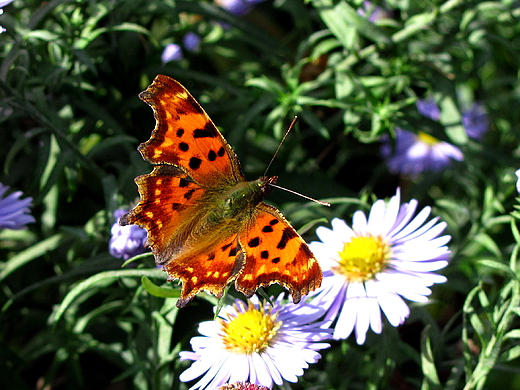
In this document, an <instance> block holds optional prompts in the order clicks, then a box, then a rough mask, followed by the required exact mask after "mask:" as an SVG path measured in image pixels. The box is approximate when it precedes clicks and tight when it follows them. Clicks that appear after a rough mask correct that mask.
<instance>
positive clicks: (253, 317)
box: [179, 296, 332, 390]
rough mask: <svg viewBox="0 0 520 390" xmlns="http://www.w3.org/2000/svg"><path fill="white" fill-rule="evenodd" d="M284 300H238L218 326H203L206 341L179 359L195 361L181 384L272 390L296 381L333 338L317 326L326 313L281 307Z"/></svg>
mask: <svg viewBox="0 0 520 390" xmlns="http://www.w3.org/2000/svg"><path fill="white" fill-rule="evenodd" d="M281 297H282V296H280V297H279V298H278V299H276V300H273V302H274V305H273V306H271V305H270V304H269V303H260V302H259V300H258V299H256V297H253V298H251V299H250V300H249V301H248V303H245V302H243V301H241V300H236V301H235V304H234V305H232V306H226V307H224V308H223V309H222V310H221V311H220V313H219V318H218V319H217V320H215V321H207V322H202V323H201V324H200V325H199V333H200V334H201V335H202V336H198V337H194V338H193V339H191V346H192V348H193V352H188V351H183V352H180V354H179V355H180V357H181V360H193V361H194V362H193V364H192V365H191V366H190V368H188V369H187V370H186V371H184V372H183V373H182V374H181V375H180V377H179V379H180V380H181V381H182V382H188V381H192V380H194V379H196V378H199V377H201V378H200V380H199V381H198V382H197V383H196V384H195V385H193V386H192V387H191V388H190V390H193V389H215V388H217V387H218V386H222V385H224V384H226V383H233V382H244V381H247V382H248V383H249V384H251V385H258V386H265V387H268V388H272V386H273V383H276V384H277V385H281V384H282V383H283V380H286V381H288V382H296V381H297V377H298V376H301V375H303V370H304V369H305V368H308V367H309V363H316V362H317V361H318V359H319V358H320V357H321V355H320V354H319V353H318V352H317V350H320V349H324V348H328V347H329V344H327V343H323V342H322V341H324V340H326V339H330V338H331V333H332V332H331V330H329V329H325V328H324V326H323V325H324V324H323V322H319V323H315V322H314V321H316V320H317V319H318V318H320V317H322V316H323V314H324V310H323V309H321V308H318V307H316V306H313V305H309V304H299V305H293V304H290V305H283V304H282V300H281Z"/></svg>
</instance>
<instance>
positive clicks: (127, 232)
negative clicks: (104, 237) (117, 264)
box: [108, 209, 146, 260]
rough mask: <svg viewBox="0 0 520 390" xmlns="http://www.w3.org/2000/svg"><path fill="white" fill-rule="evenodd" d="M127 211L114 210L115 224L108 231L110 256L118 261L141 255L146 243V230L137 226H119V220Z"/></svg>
mask: <svg viewBox="0 0 520 390" xmlns="http://www.w3.org/2000/svg"><path fill="white" fill-rule="evenodd" d="M127 211H128V210H123V209H120V210H116V211H115V212H114V218H115V219H116V222H115V223H114V224H113V225H112V229H111V231H110V233H111V237H110V242H109V244H108V250H109V252H110V254H111V255H112V256H114V257H116V258H118V259H120V258H123V260H128V259H129V258H131V257H133V256H136V255H138V254H140V253H143V252H144V250H145V248H144V244H145V242H146V230H145V229H143V228H140V227H139V226H137V225H127V226H121V225H119V218H121V216H122V215H123V214H126V212H127Z"/></svg>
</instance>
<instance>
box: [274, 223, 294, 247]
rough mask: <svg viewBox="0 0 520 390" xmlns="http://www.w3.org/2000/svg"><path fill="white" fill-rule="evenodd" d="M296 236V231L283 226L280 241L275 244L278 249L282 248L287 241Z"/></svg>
mask: <svg viewBox="0 0 520 390" xmlns="http://www.w3.org/2000/svg"><path fill="white" fill-rule="evenodd" d="M296 236H297V233H296V232H295V231H294V230H292V229H291V228H288V227H287V228H285V229H283V232H282V238H280V242H278V245H277V246H276V247H277V248H278V249H284V248H285V247H286V246H287V243H288V242H289V241H290V240H291V239H293V238H294V237H296Z"/></svg>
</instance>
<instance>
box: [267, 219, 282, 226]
mask: <svg viewBox="0 0 520 390" xmlns="http://www.w3.org/2000/svg"><path fill="white" fill-rule="evenodd" d="M278 222H280V221H278V220H277V219H271V220H270V221H269V225H271V226H273V225H276V224H277V223H278Z"/></svg>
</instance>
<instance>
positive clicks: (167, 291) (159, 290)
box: [141, 276, 181, 298]
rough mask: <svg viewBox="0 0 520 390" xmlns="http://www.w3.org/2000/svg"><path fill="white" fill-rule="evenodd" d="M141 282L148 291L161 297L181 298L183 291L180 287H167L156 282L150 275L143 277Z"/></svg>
mask: <svg viewBox="0 0 520 390" xmlns="http://www.w3.org/2000/svg"><path fill="white" fill-rule="evenodd" d="M141 284H142V285H143V287H144V288H145V290H146V291H148V293H150V294H151V295H153V296H155V297H159V298H179V297H180V295H181V291H180V290H179V289H178V288H175V289H173V288H165V287H160V286H158V285H156V284H154V283H153V282H152V281H151V280H150V279H149V278H148V277H146V276H143V277H141Z"/></svg>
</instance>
